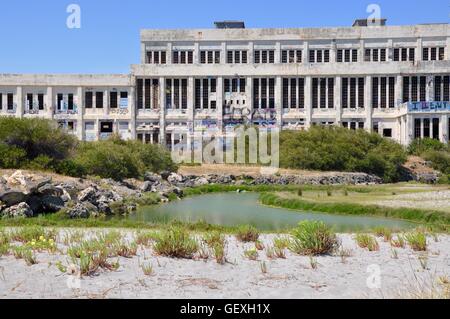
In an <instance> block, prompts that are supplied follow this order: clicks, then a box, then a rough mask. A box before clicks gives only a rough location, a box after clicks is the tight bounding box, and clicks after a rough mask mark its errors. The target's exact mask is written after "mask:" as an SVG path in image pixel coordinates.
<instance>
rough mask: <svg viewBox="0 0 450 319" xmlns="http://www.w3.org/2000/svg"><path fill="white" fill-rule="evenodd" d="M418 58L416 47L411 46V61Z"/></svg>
mask: <svg viewBox="0 0 450 319" xmlns="http://www.w3.org/2000/svg"><path fill="white" fill-rule="evenodd" d="M415 60H416V49H414V48H410V49H409V61H410V62H414V61H415Z"/></svg>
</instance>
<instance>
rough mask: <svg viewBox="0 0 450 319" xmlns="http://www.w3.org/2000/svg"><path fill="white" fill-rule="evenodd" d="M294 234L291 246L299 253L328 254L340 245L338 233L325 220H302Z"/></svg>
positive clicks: (292, 249)
mask: <svg viewBox="0 0 450 319" xmlns="http://www.w3.org/2000/svg"><path fill="white" fill-rule="evenodd" d="M292 234H293V236H294V239H293V240H292V242H291V244H290V247H289V248H290V249H291V251H293V252H294V253H296V254H299V255H326V254H331V253H333V252H334V251H335V249H336V248H338V247H339V241H338V239H337V236H336V234H335V233H334V232H333V231H332V230H331V228H330V227H328V226H327V225H325V224H324V223H323V222H316V221H304V222H301V223H299V224H298V227H297V228H295V229H294V230H293V231H292Z"/></svg>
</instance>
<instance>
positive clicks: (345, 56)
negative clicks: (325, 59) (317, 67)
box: [336, 49, 358, 62]
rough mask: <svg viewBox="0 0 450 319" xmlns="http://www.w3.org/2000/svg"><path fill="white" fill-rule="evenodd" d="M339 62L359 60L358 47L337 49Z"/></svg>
mask: <svg viewBox="0 0 450 319" xmlns="http://www.w3.org/2000/svg"><path fill="white" fill-rule="evenodd" d="M336 61H337V62H358V50H357V49H345V50H343V49H339V50H337V58H336Z"/></svg>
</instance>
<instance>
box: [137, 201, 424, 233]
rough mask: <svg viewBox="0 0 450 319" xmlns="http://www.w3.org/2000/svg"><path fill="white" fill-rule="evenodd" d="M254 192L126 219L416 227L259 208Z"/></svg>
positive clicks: (270, 226) (147, 210) (265, 226)
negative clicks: (302, 222)
mask: <svg viewBox="0 0 450 319" xmlns="http://www.w3.org/2000/svg"><path fill="white" fill-rule="evenodd" d="M258 198H259V194H256V193H241V194H238V193H220V194H209V195H201V196H195V197H189V198H186V199H183V200H181V201H176V202H171V203H168V204H163V205H157V206H149V207H143V208H141V209H140V210H139V211H138V212H137V213H136V214H134V215H132V216H130V217H129V218H131V219H134V220H139V221H146V222H158V221H171V220H179V221H185V222H196V221H200V220H203V221H206V222H207V223H209V224H214V225H222V226H236V225H244V224H249V225H253V226H255V227H257V228H258V229H260V230H262V231H278V230H284V229H287V228H292V227H295V226H296V225H297V224H298V223H299V222H300V221H303V220H318V221H323V222H324V223H326V224H328V225H331V226H333V227H334V229H335V230H336V231H358V230H364V229H370V228H373V227H376V226H384V227H388V228H394V229H407V228H412V227H415V226H417V225H416V224H413V223H409V222H405V221H400V220H393V219H386V218H378V217H376V218H375V217H360V216H343V215H330V214H321V213H311V212H302V211H292V210H287V209H283V208H272V207H267V206H264V205H261V204H260V203H259V201H258Z"/></svg>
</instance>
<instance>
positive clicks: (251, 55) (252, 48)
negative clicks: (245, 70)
mask: <svg viewBox="0 0 450 319" xmlns="http://www.w3.org/2000/svg"><path fill="white" fill-rule="evenodd" d="M254 51H255V46H254V44H253V42H249V43H248V54H247V55H248V57H247V60H248V63H250V64H253V63H254V62H255V59H254V54H255V53H254Z"/></svg>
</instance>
